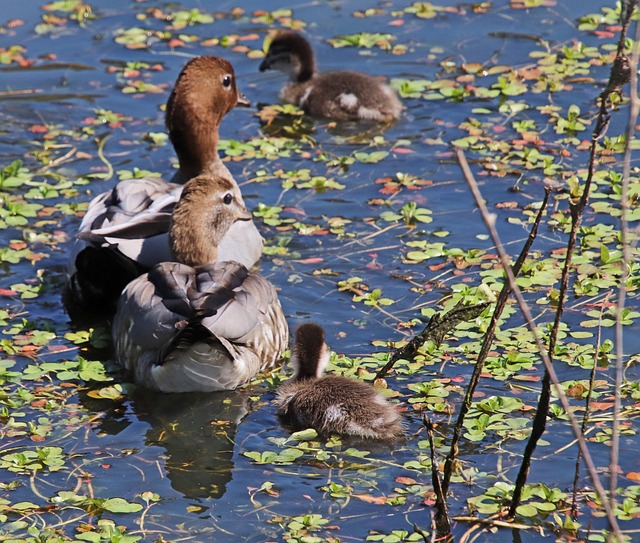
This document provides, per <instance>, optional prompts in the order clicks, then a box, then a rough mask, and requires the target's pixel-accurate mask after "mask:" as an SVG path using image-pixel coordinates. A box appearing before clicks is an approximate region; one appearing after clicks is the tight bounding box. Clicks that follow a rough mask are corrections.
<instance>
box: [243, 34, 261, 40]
mask: <svg viewBox="0 0 640 543" xmlns="http://www.w3.org/2000/svg"><path fill="white" fill-rule="evenodd" d="M259 39H260V35H259V34H247V35H246V36H238V41H256V40H259Z"/></svg>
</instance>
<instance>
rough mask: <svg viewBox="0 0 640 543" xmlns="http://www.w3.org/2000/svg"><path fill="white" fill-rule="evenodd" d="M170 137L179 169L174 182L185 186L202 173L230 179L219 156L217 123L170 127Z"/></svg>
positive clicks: (181, 124) (193, 123)
mask: <svg viewBox="0 0 640 543" xmlns="http://www.w3.org/2000/svg"><path fill="white" fill-rule="evenodd" d="M169 137H170V139H171V142H172V143H173V146H174V148H175V151H176V155H177V156H178V164H179V169H178V172H177V173H176V174H175V176H174V178H173V181H175V182H178V183H185V182H187V181H188V180H189V179H191V178H192V177H196V176H197V175H201V174H214V175H220V176H223V177H230V175H231V174H230V173H229V170H228V169H227V167H226V166H225V165H224V163H223V162H222V160H220V156H219V155H218V141H219V134H218V122H212V121H210V122H208V123H201V122H192V123H189V122H186V123H180V125H179V126H176V127H173V128H172V129H171V130H170V132H169Z"/></svg>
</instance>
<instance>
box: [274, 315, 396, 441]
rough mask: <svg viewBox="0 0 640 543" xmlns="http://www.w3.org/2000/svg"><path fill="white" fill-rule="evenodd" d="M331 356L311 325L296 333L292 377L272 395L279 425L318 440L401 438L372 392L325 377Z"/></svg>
mask: <svg viewBox="0 0 640 543" xmlns="http://www.w3.org/2000/svg"><path fill="white" fill-rule="evenodd" d="M329 355H330V351H329V348H328V347H327V344H326V343H325V340H324V330H323V329H322V327H321V326H318V325H317V324H315V323H309V324H303V325H302V326H300V327H299V328H298V329H297V331H296V337H295V342H294V345H293V348H292V350H291V365H292V366H293V368H294V375H293V377H292V378H291V379H289V380H288V381H287V382H286V383H284V384H283V385H282V386H280V388H279V389H278V390H277V392H276V399H275V400H274V403H275V405H276V408H277V412H278V415H279V417H280V419H281V420H282V422H283V423H284V424H285V425H287V426H289V427H291V428H293V429H294V430H301V429H304V428H313V429H315V430H316V431H318V433H321V434H343V435H351V436H356V437H360V438H366V439H377V440H394V439H397V438H399V437H400V436H401V435H402V433H403V428H402V418H401V416H400V414H399V413H398V411H397V409H396V408H395V407H394V406H393V405H391V404H390V403H389V402H388V401H387V400H386V399H385V398H384V397H383V396H382V395H381V394H380V393H379V392H377V391H376V390H375V389H374V388H373V386H371V385H370V384H368V383H364V382H362V381H357V380H355V379H349V378H347V377H343V376H340V375H325V376H323V373H324V370H325V368H326V366H327V364H328V362H329Z"/></svg>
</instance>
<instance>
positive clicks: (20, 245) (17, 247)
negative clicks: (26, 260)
mask: <svg viewBox="0 0 640 543" xmlns="http://www.w3.org/2000/svg"><path fill="white" fill-rule="evenodd" d="M9 247H11V248H12V249H13V250H14V251H21V250H22V249H26V248H27V244H26V243H25V242H24V241H12V242H11V243H9Z"/></svg>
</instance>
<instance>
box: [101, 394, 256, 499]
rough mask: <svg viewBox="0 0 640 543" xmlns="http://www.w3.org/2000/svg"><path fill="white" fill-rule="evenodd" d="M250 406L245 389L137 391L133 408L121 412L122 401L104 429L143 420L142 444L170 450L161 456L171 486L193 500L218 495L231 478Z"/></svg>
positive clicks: (120, 429) (130, 405) (115, 429)
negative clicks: (237, 441)
mask: <svg viewBox="0 0 640 543" xmlns="http://www.w3.org/2000/svg"><path fill="white" fill-rule="evenodd" d="M248 405H249V399H248V394H247V393H246V392H243V391H229V392H217V393H206V394H205V393H189V394H161V393H156V392H150V391H146V390H142V389H136V390H135V391H134V392H132V393H131V394H130V395H129V401H128V402H127V404H126V407H127V408H128V410H129V412H128V413H127V414H126V415H125V416H123V415H124V413H123V412H122V410H121V409H122V408H123V407H125V406H123V405H122V404H121V405H120V409H117V410H115V411H114V412H112V413H110V414H109V416H107V417H105V418H104V419H103V420H102V422H101V425H100V430H101V431H102V432H104V433H107V434H110V435H114V436H115V435H118V434H120V433H121V432H123V431H124V430H125V429H127V428H128V427H129V426H130V425H131V424H133V423H134V422H135V420H134V417H135V419H137V420H138V421H141V422H145V423H146V424H148V425H149V428H148V430H147V431H146V433H145V435H144V444H145V445H146V446H147V447H153V446H159V447H162V448H163V449H164V450H165V451H166V457H165V458H163V459H160V460H164V469H165V470H166V475H167V477H168V479H169V480H170V481H171V486H172V487H173V489H174V490H176V491H177V492H180V493H181V494H182V495H183V496H185V497H186V498H189V499H195V498H220V497H221V496H222V495H223V494H224V493H225V490H226V486H227V484H228V483H229V481H230V480H231V478H232V472H233V460H232V459H233V443H234V438H235V434H236V431H237V428H238V424H239V423H240V421H241V420H242V419H243V417H244V416H245V415H246V414H247V412H248ZM150 450H153V448H151V449H150ZM154 460H157V459H154Z"/></svg>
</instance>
